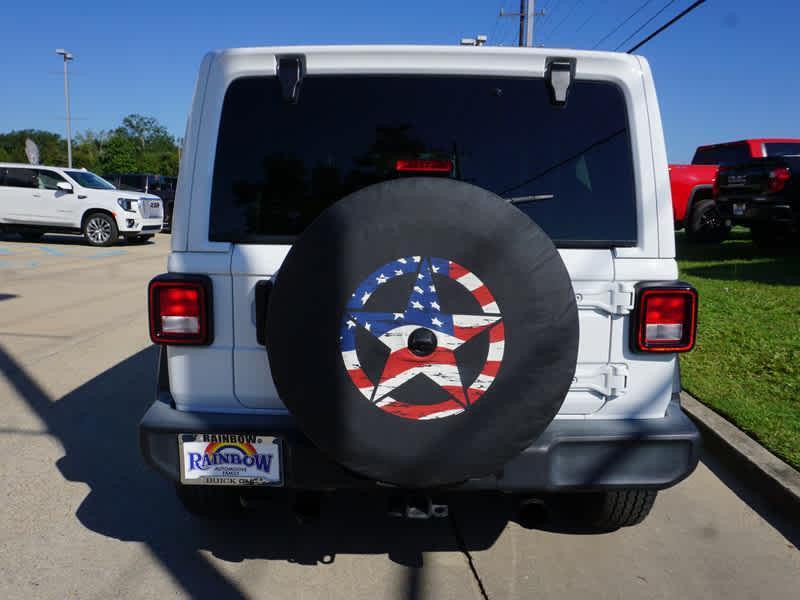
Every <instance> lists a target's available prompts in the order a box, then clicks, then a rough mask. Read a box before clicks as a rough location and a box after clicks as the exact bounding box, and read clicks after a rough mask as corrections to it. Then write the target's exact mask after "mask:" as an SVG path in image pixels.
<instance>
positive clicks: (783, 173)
mask: <svg viewBox="0 0 800 600" xmlns="http://www.w3.org/2000/svg"><path fill="white" fill-rule="evenodd" d="M791 177H792V172H791V171H790V170H789V169H788V168H786V167H778V168H777V169H773V170H772V171H770V172H769V181H768V183H767V191H768V192H769V193H770V194H774V193H776V192H780V191H781V190H782V189H783V188H784V187H785V186H786V182H787V181H789V179H791Z"/></svg>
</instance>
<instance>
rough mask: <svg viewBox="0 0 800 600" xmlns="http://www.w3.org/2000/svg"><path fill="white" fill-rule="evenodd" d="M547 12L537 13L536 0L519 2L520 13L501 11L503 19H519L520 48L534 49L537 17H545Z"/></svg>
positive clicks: (521, 0)
mask: <svg viewBox="0 0 800 600" xmlns="http://www.w3.org/2000/svg"><path fill="white" fill-rule="evenodd" d="M544 15H545V12H544V11H543V10H540V11H539V12H536V0H519V12H515V13H509V12H506V11H504V10H503V9H502V8H501V9H500V16H501V17H519V46H520V48H522V47H523V46H527V47H528V48H531V47H533V25H534V21H535V20H536V17H543V16H544Z"/></svg>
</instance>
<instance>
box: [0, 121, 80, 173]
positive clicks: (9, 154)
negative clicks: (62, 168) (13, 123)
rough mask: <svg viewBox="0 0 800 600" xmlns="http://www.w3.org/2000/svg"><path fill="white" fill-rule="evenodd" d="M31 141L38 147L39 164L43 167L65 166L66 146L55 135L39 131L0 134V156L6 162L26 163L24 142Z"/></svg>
mask: <svg viewBox="0 0 800 600" xmlns="http://www.w3.org/2000/svg"><path fill="white" fill-rule="evenodd" d="M28 138H30V139H32V140H33V141H34V142H35V143H36V145H37V146H38V147H39V162H40V163H41V164H43V165H65V164H66V163H67V144H66V142H65V141H64V139H63V138H62V137H61V136H60V135H58V134H57V133H52V132H50V131H41V130H39V129H20V130H19V131H11V132H9V133H2V134H0V156H1V157H2V160H4V161H8V162H20V163H27V162H28V157H27V156H26V155H25V140H26V139H28Z"/></svg>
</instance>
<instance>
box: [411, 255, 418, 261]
mask: <svg viewBox="0 0 800 600" xmlns="http://www.w3.org/2000/svg"><path fill="white" fill-rule="evenodd" d="M411 258H412V259H414V262H419V256H412V257H411Z"/></svg>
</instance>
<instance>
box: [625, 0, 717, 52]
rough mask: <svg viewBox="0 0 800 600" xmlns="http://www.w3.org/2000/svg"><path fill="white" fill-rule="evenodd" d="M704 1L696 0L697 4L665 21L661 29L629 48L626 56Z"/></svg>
mask: <svg viewBox="0 0 800 600" xmlns="http://www.w3.org/2000/svg"><path fill="white" fill-rule="evenodd" d="M705 1H706V0H697V2H695V3H694V4H692V5H691V6H689V7H688V8H686V10H684V11H682V12H680V13H678V14H677V15H675V16H674V17H673V18H671V19H670V20H669V21H667V22H666V23H664V24H663V25H662V26H661V27H659V28H658V29H656V30H655V31H654V32H653V33H651V34H650V35H648V36H647V37H646V38H644V39H643V40H642V41H641V42H639V43H638V44H636V45H635V46H634V47H633V48H631V49H630V50H628V54H631V53H633V52H635V51H636V50H638V49H639V48H641V47H642V46H644V45H645V44H646V43H647V42H649V41H650V40H652V39H653V38H654V37H656V36H657V35H658V34H659V33H661V32H662V31H664V30H665V29H667V28H669V27H671V26H672V25H673V24H674V23H676V22H677V21H680V20H681V19H682V18H683V17H685V16H686V15H688V14H689V13H690V12H692V11H693V10H694V9H695V8H697V7H698V6H700V5H701V4H703V3H704V2H705Z"/></svg>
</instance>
